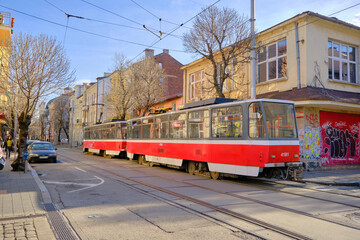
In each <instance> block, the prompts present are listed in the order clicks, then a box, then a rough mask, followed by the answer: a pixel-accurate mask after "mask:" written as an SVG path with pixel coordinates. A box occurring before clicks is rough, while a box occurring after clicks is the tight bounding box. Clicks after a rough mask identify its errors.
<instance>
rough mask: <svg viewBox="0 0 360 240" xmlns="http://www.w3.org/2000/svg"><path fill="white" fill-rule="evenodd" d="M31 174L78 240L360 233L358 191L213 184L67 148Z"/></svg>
mask: <svg viewBox="0 0 360 240" xmlns="http://www.w3.org/2000/svg"><path fill="white" fill-rule="evenodd" d="M32 167H33V168H34V169H35V170H36V171H37V172H38V174H39V176H40V179H41V180H42V182H43V183H44V184H45V186H46V188H47V189H48V190H49V192H50V195H51V200H52V202H53V204H54V205H55V207H56V209H58V210H59V211H60V213H61V214H62V216H64V217H65V219H66V221H68V225H69V228H72V231H74V232H75V234H76V235H77V236H78V237H79V238H81V239H294V238H298V239H340V238H341V239H354V238H356V236H358V234H359V229H360V219H359V215H360V210H359V208H360V201H359V197H360V195H359V192H360V191H359V189H358V188H353V189H351V191H349V189H344V190H341V189H331V188H330V190H329V189H327V190H326V191H320V190H319V189H306V188H300V187H299V186H296V184H295V183H294V184H293V185H286V184H285V185H281V184H277V183H275V182H274V183H266V182H257V181H254V180H251V179H248V180H246V179H240V180H234V179H225V180H220V181H215V180H210V179H208V178H206V177H203V176H191V175H189V174H187V173H185V172H183V171H181V170H174V169H168V168H164V167H152V168H151V167H149V166H141V165H138V164H137V163H136V162H133V161H128V160H125V159H109V158H103V157H100V156H92V155H88V154H83V153H82V152H81V151H80V150H78V149H67V148H61V149H59V150H58V163H56V164H48V163H34V164H32ZM335 190H336V191H335ZM344 192H345V193H349V192H351V195H349V194H344Z"/></svg>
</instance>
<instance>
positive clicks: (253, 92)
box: [250, 0, 256, 99]
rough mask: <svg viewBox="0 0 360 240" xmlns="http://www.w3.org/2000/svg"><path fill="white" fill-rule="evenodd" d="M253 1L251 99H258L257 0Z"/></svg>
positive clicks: (251, 20)
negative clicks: (256, 51)
mask: <svg viewBox="0 0 360 240" xmlns="http://www.w3.org/2000/svg"><path fill="white" fill-rule="evenodd" d="M250 1H251V18H250V22H251V99H256V53H255V0H250Z"/></svg>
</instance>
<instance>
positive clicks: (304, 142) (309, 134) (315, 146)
mask: <svg viewBox="0 0 360 240" xmlns="http://www.w3.org/2000/svg"><path fill="white" fill-rule="evenodd" d="M299 140H300V157H301V158H302V159H306V160H320V153H321V135H320V128H313V127H306V128H305V129H300V130H299Z"/></svg>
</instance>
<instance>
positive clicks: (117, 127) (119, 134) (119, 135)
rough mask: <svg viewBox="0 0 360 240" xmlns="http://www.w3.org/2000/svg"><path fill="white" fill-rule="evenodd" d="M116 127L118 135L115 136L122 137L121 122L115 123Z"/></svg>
mask: <svg viewBox="0 0 360 240" xmlns="http://www.w3.org/2000/svg"><path fill="white" fill-rule="evenodd" d="M115 128H116V135H115V138H116V139H121V138H122V137H121V124H120V123H117V124H116V125H115Z"/></svg>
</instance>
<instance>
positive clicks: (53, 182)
mask: <svg viewBox="0 0 360 240" xmlns="http://www.w3.org/2000/svg"><path fill="white" fill-rule="evenodd" d="M94 177H95V178H96V179H98V180H100V182H99V183H76V182H55V181H43V182H44V183H47V184H57V185H77V186H84V187H83V188H80V189H76V190H72V191H68V193H73V192H78V191H82V190H85V189H88V188H93V187H97V186H100V185H101V184H103V183H104V182H105V181H104V179H102V178H99V177H98V176H94Z"/></svg>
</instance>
